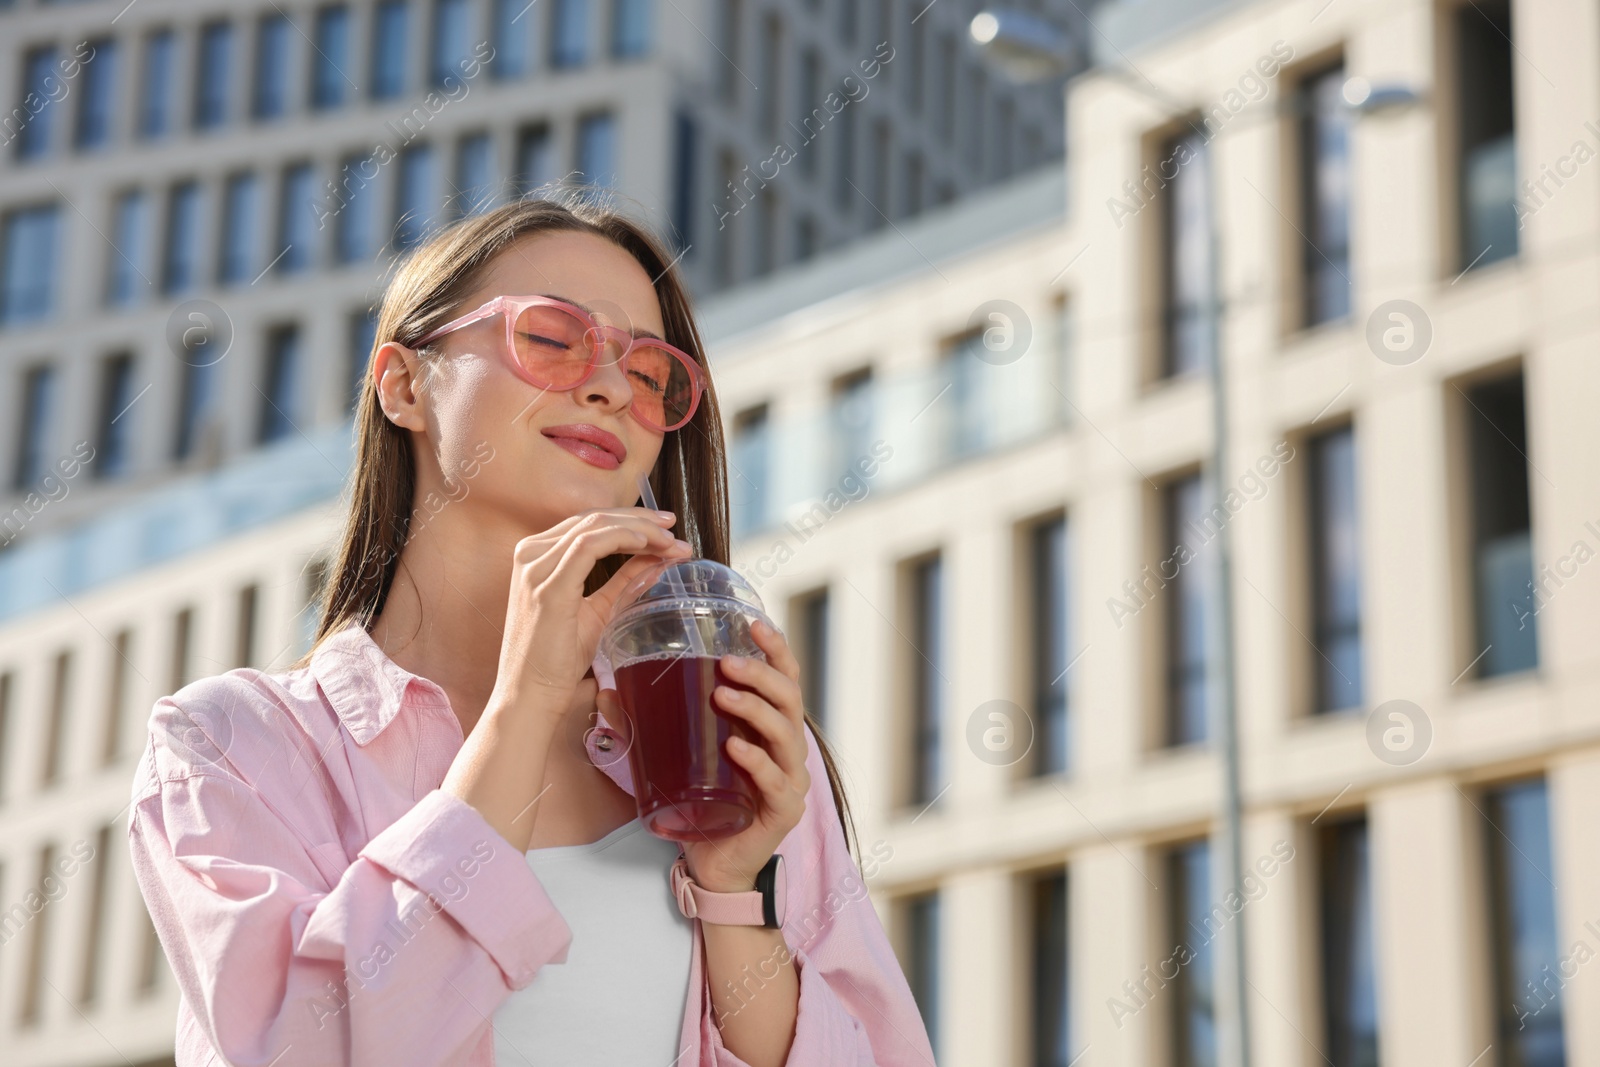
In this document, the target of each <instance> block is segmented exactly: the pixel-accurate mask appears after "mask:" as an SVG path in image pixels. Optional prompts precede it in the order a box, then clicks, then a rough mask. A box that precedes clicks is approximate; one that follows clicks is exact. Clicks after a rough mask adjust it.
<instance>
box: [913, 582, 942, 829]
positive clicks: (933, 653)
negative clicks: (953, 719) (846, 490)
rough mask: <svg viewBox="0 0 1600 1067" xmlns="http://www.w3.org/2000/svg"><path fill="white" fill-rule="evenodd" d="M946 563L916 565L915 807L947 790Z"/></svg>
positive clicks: (914, 621) (914, 586) (914, 647)
mask: <svg viewBox="0 0 1600 1067" xmlns="http://www.w3.org/2000/svg"><path fill="white" fill-rule="evenodd" d="M942 571H943V563H942V560H941V558H940V557H939V556H932V557H930V558H928V559H926V560H922V561H921V562H918V563H915V564H913V565H912V566H911V569H910V574H909V577H910V579H911V589H910V593H911V597H910V600H911V635H912V640H913V641H914V642H915V643H914V645H913V647H912V648H911V649H910V656H909V658H908V661H907V666H908V667H909V674H910V676H911V713H912V736H911V748H912V757H911V802H912V803H913V804H930V803H932V802H933V801H934V800H935V799H937V798H938V796H939V794H940V793H942V792H943V791H944V787H945V782H944V761H943V759H942V753H941V751H940V749H941V747H942V745H941V740H942V739H941V736H940V727H941V725H942V723H943V720H944V674H943V672H942V671H941V669H940V668H941V665H942V664H943V663H944V662H945V657H944V640H943V638H944V590H943V588H942V586H943V579H942V573H941V572H942Z"/></svg>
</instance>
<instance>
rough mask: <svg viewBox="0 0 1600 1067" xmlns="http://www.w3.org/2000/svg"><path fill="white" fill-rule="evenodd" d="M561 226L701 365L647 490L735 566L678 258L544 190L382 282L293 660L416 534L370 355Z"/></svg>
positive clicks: (403, 456) (375, 592) (831, 773)
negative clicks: (633, 266) (343, 499)
mask: <svg viewBox="0 0 1600 1067" xmlns="http://www.w3.org/2000/svg"><path fill="white" fill-rule="evenodd" d="M560 231H577V232H583V233H592V234H594V235H596V236H598V237H603V238H605V239H606V240H608V241H610V242H612V243H613V244H615V245H617V246H618V247H619V248H621V249H623V250H624V251H625V252H627V253H628V254H629V255H631V256H633V258H634V259H636V260H638V262H639V265H640V266H642V267H643V268H644V270H645V273H646V274H648V275H649V276H650V277H651V278H653V279H655V281H654V286H655V291H656V297H657V299H658V300H659V302H660V305H661V317H662V321H663V323H664V325H665V328H666V338H665V339H666V340H667V341H668V342H669V343H670V344H673V345H676V346H677V347H678V348H681V349H683V350H684V351H685V352H687V353H689V354H690V355H691V356H693V357H694V359H695V362H696V363H698V364H699V365H700V367H701V369H702V370H703V371H704V372H705V380H706V391H705V395H704V396H703V397H702V398H701V401H700V405H699V407H698V408H697V409H696V410H695V413H694V418H693V419H691V420H690V422H689V423H688V424H687V425H686V426H684V427H683V428H682V429H679V430H673V431H670V432H668V433H667V434H666V436H665V439H664V440H663V441H662V446H661V454H660V455H659V456H658V457H657V460H656V467H655V470H653V471H651V472H650V486H651V490H652V491H653V492H654V493H655V497H656V500H657V502H658V503H659V504H660V506H661V507H663V508H665V509H666V510H668V511H671V512H673V513H674V514H675V515H676V516H677V517H678V522H677V524H676V526H675V532H676V533H677V534H678V536H679V537H682V538H683V539H684V540H686V541H688V542H689V544H690V545H691V546H693V548H694V551H695V554H696V555H697V556H699V557H701V558H703V559H712V560H716V561H717V562H719V563H723V564H727V563H729V562H730V561H729V558H728V557H729V552H728V548H729V541H730V536H729V533H728V492H727V489H728V476H727V456H726V450H725V447H724V443H723V436H722V415H721V412H720V410H719V408H718V405H717V394H716V389H715V387H714V386H713V384H712V379H711V368H710V365H709V363H708V361H707V360H706V356H705V349H704V347H703V346H702V344H701V340H700V331H699V330H698V328H697V327H696V326H695V321H694V313H693V310H692V308H691V305H690V301H689V295H688V291H687V290H686V289H685V288H684V286H683V283H682V281H681V279H680V278H679V276H678V274H677V272H676V271H675V270H674V262H675V261H674V260H672V259H671V258H670V257H668V256H667V255H666V254H665V252H664V245H663V243H662V242H661V241H660V239H659V238H658V237H657V236H656V235H655V234H654V233H653V232H652V231H651V230H650V229H649V228H647V227H646V226H644V225H641V224H640V223H637V222H634V221H633V220H632V219H630V218H628V217H627V216H625V215H624V214H622V213H621V212H619V211H617V210H615V209H614V208H612V207H610V206H607V205H605V204H602V203H600V202H599V201H598V200H597V199H596V198H595V197H594V196H592V195H589V194H587V193H586V192H585V191H584V190H581V189H573V188H570V187H565V186H556V187H553V188H546V189H541V190H540V191H539V194H538V196H537V197H528V198H524V199H521V200H517V201H514V202H512V203H508V204H505V205H504V206H502V207H499V208H495V209H493V210H490V211H487V212H484V213H482V214H479V215H472V216H469V217H467V218H465V219H462V220H461V221H459V222H456V223H454V224H453V225H451V226H449V227H447V228H445V229H443V230H441V231H440V232H438V233H437V234H435V235H433V236H431V237H429V238H428V239H427V240H425V241H423V242H422V243H420V244H419V245H417V246H416V247H415V248H413V249H412V250H410V252H409V253H408V254H407V255H406V256H405V257H404V258H403V259H402V260H401V261H400V262H399V264H398V266H397V269H396V272H395V275H394V278H393V279H392V280H391V281H390V282H389V284H388V286H387V288H386V289H385V291H384V295H383V303H382V306H381V307H380V309H379V312H378V321H377V328H376V330H375V332H374V336H373V341H372V350H371V351H369V352H368V353H367V370H366V375H365V381H364V385H363V388H362V392H361V399H360V402H359V404H358V405H357V409H356V415H355V436H356V461H355V478H354V482H353V484H352V486H351V500H350V510H349V513H348V516H347V517H346V521H345V526H344V531H343V533H342V534H341V536H340V538H339V548H338V551H337V552H336V554H335V555H334V558H333V563H332V565H331V567H330V568H329V572H328V576H327V579H326V581H325V582H324V583H323V590H322V594H321V602H320V605H319V618H318V623H317V630H316V636H315V639H314V640H313V641H312V649H311V651H308V652H307V653H306V654H305V655H304V656H302V657H301V659H300V661H299V662H298V663H297V664H296V666H300V665H303V664H305V663H309V662H310V659H311V655H312V653H313V652H314V651H315V650H316V648H317V646H319V645H320V644H321V643H322V642H323V640H324V639H325V638H327V637H328V636H329V635H331V634H333V633H336V632H338V631H339V630H342V629H343V628H344V627H345V626H346V625H347V624H348V623H349V622H350V621H351V620H352V619H354V620H359V622H360V623H361V625H362V627H363V628H365V629H368V630H370V629H371V628H372V623H373V620H374V619H375V618H377V616H378V615H379V614H380V613H381V612H382V611H383V605H384V601H385V599H386V598H387V597H388V594H389V589H390V586H391V584H392V583H393V580H394V575H395V570H396V569H397V568H398V566H399V564H400V553H401V551H402V550H403V549H404V548H405V545H406V541H407V538H408V537H409V533H410V519H411V514H412V509H413V507H414V502H413V497H414V496H415V492H416V469H415V466H414V462H415V461H414V457H413V455H412V448H411V431H409V430H406V429H404V428H403V427H400V426H397V425H395V424H394V423H392V422H390V421H389V420H388V419H387V418H385V417H384V416H383V413H382V410H381V409H380V407H379V405H378V403H377V393H376V389H375V388H374V382H373V380H372V356H373V354H374V353H375V352H376V351H377V350H378V348H379V347H380V346H382V345H383V344H384V343H385V342H388V341H394V342H397V343H399V344H402V345H405V346H406V347H407V348H416V347H417V341H418V340H419V339H420V338H422V337H425V336H426V335H427V334H428V332H429V331H430V330H432V329H434V328H435V327H436V326H440V325H442V324H443V323H445V322H448V321H449V320H450V319H452V318H454V317H455V316H457V315H459V314H461V313H462V312H463V311H465V310H467V309H465V308H462V307H460V304H461V303H462V301H464V300H465V299H466V298H467V297H468V296H469V295H470V294H471V293H472V292H473V290H475V289H476V288H477V287H478V285H479V283H480V282H481V280H482V278H483V276H484V274H485V273H486V272H487V271H488V269H489V267H490V265H491V263H492V262H493V260H494V258H495V257H496V256H497V255H498V254H499V253H500V252H502V251H504V250H505V249H506V248H507V247H508V246H510V245H511V244H512V242H514V241H516V240H517V239H518V238H521V237H526V236H528V235H531V234H537V233H553V232H560ZM430 347H431V346H430ZM428 354H429V353H428V352H427V350H426V349H423V350H421V351H419V353H418V355H419V357H421V358H423V359H424V360H426V358H427V356H428ZM424 366H426V363H425V364H424ZM627 558H628V557H626V556H624V555H620V554H619V555H613V556H609V557H607V558H605V559H603V560H601V561H600V562H599V563H597V564H596V565H595V567H594V569H593V570H592V571H591V572H590V574H589V576H588V578H587V579H586V580H585V582H584V594H585V595H586V596H587V595H589V594H591V593H593V592H595V591H596V590H598V589H599V588H600V587H601V586H602V585H604V584H605V582H606V581H607V579H609V578H610V577H611V576H612V575H613V574H615V573H616V571H617V568H619V567H621V566H622V564H623V563H624V562H626V561H627ZM805 720H806V722H807V723H808V724H809V725H810V726H811V729H812V732H813V733H814V734H815V735H816V738H817V746H818V748H819V749H820V752H821V756H822V764H823V767H824V768H826V770H827V773H828V787H829V789H830V790H831V791H832V793H833V803H834V807H835V808H836V809H837V811H838V813H839V818H840V822H841V823H842V824H843V826H844V827H845V828H846V831H847V837H848V841H849V843H850V845H851V846H852V848H853V850H854V853H855V855H856V857H857V859H858V860H859V857H860V854H861V849H860V843H859V842H858V841H856V838H855V824H854V820H853V819H852V818H851V814H850V804H849V800H848V799H847V798H846V796H845V792H844V786H843V783H842V782H841V781H840V777H839V771H838V768H837V766H836V765H835V762H834V757H833V752H832V751H831V750H830V748H829V746H828V743H827V742H826V741H825V740H824V739H823V736H822V729H821V727H820V726H819V725H818V724H817V721H816V720H815V719H814V718H812V716H811V713H810V712H809V711H807V712H805Z"/></svg>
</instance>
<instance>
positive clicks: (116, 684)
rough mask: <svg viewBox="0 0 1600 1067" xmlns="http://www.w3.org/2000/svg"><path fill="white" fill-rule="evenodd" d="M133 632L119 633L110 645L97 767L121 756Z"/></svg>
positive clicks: (115, 760)
mask: <svg viewBox="0 0 1600 1067" xmlns="http://www.w3.org/2000/svg"><path fill="white" fill-rule="evenodd" d="M132 651H133V631H131V630H119V631H117V636H116V639H115V640H114V641H112V643H111V670H110V671H109V672H108V673H107V682H106V717H105V736H104V737H103V739H102V740H101V744H100V765H101V766H102V767H109V766H111V765H112V764H113V763H115V762H117V759H118V757H120V756H121V755H122V723H123V719H124V717H125V713H126V711H127V705H128V671H129V670H130V669H131V668H132V666H133V661H132V659H131V655H132Z"/></svg>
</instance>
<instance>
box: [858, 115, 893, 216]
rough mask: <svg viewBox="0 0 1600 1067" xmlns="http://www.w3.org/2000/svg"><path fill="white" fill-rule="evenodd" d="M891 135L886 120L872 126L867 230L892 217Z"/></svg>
mask: <svg viewBox="0 0 1600 1067" xmlns="http://www.w3.org/2000/svg"><path fill="white" fill-rule="evenodd" d="M847 110H848V109H847ZM891 139H892V134H891V133H890V131H889V120H888V119H877V120H875V121H874V122H873V124H872V164H871V168H870V170H869V172H868V174H867V182H868V186H869V188H870V189H871V193H870V194H869V201H870V202H869V203H868V204H867V212H866V220H867V229H869V230H876V229H877V228H878V227H880V226H882V225H883V224H884V223H885V222H887V221H888V220H889V219H890V218H892V217H893V214H894V213H893V211H892V208H893V205H892V204H890V203H889V189H890V185H889V155H890V148H889V146H890V141H891Z"/></svg>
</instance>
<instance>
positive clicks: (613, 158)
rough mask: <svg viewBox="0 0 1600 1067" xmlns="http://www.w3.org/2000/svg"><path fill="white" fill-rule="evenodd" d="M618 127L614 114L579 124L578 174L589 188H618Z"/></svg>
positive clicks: (603, 115)
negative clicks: (591, 186)
mask: <svg viewBox="0 0 1600 1067" xmlns="http://www.w3.org/2000/svg"><path fill="white" fill-rule="evenodd" d="M616 127H617V124H616V121H615V120H614V119H613V118H612V117H611V113H610V112H604V111H603V112H599V113H598V114H594V115H585V116H583V117H582V118H580V119H579V120H578V171H579V173H580V174H581V175H582V176H583V181H584V182H586V183H587V184H589V185H594V186H598V187H600V188H603V189H604V188H614V187H615V186H616V184H617V128H616Z"/></svg>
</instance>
